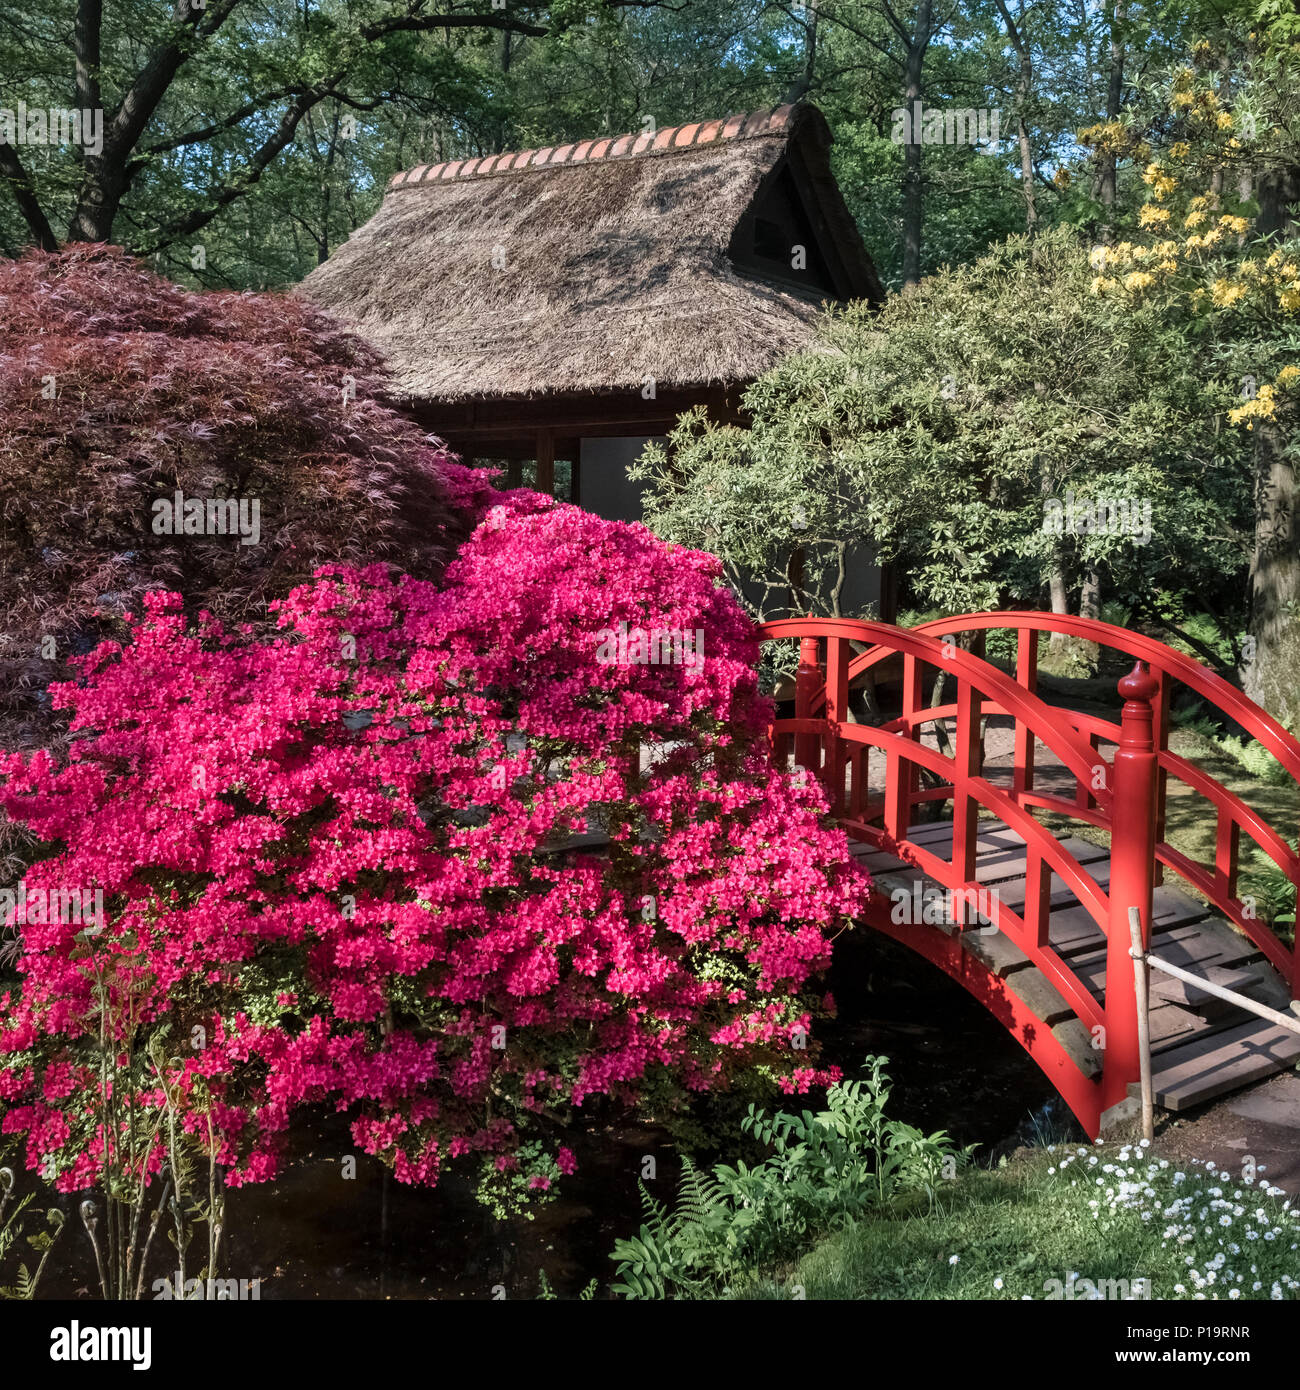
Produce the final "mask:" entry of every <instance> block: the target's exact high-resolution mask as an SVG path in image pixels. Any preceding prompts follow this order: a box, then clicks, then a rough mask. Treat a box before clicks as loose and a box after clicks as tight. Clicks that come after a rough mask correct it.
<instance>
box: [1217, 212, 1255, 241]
mask: <svg viewBox="0 0 1300 1390" xmlns="http://www.w3.org/2000/svg"><path fill="white" fill-rule="evenodd" d="M1219 226H1220V227H1227V229H1228V230H1229V231H1230V232H1236V233H1237V235H1238V236H1244V235H1245V234H1246V231H1247V229H1248V228H1249V227H1250V223H1249V222H1247V221H1246V219H1245V218H1244V217H1220V218H1219Z"/></svg>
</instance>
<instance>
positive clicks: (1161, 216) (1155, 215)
mask: <svg viewBox="0 0 1300 1390" xmlns="http://www.w3.org/2000/svg"><path fill="white" fill-rule="evenodd" d="M1168 222H1169V209H1168V208H1158V207H1156V206H1155V204H1154V203H1147V204H1145V205H1144V206H1143V208H1142V211H1141V212H1139V213H1138V226H1140V227H1164V226H1166V225H1167V224H1168Z"/></svg>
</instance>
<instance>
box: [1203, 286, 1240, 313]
mask: <svg viewBox="0 0 1300 1390" xmlns="http://www.w3.org/2000/svg"><path fill="white" fill-rule="evenodd" d="M1210 293H1211V295H1212V296H1213V298H1214V302H1215V303H1216V304H1218V305H1219V306H1220V307H1222V308H1224V309H1226V308H1228V307H1230V306H1231V305H1233V304H1235V303H1236V302H1237V301H1238V300H1239V299H1243V298H1245V295H1246V287H1245V285H1234V284H1233V283H1232V281H1231V280H1216V281H1215V282H1214V285H1213V286H1212V288H1211V290H1210Z"/></svg>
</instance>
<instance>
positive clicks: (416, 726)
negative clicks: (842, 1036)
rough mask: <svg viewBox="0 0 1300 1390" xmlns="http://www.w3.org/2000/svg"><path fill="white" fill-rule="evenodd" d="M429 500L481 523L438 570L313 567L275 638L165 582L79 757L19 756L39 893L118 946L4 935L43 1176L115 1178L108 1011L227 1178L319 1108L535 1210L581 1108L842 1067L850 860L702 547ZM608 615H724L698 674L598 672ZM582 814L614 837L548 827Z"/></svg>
mask: <svg viewBox="0 0 1300 1390" xmlns="http://www.w3.org/2000/svg"><path fill="white" fill-rule="evenodd" d="M447 487H448V491H449V493H453V494H455V495H456V497H457V498H458V500H459V503H461V504H464V505H477V506H478V507H479V508H480V509H484V510H485V514H484V518H483V520H482V522H481V523H480V524H479V526H478V528H477V530H476V531H475V532H474V533H473V535H472V536H471V538H470V539H469V541H468V542H467V543H466V544H465V546H464V547H463V548H462V551H461V553H460V555H459V557H458V558H457V559H456V560H455V561H454V562H453V564H452V565H451V566H450V567H449V569H448V571H447V573H446V576H445V581H444V583H443V584H442V585H441V586H434V585H432V584H430V583H426V582H421V581H417V580H413V579H410V578H399V579H395V578H393V577H391V576H390V574H389V572H388V570H387V569H386V568H385V567H383V566H378V565H376V566H373V567H370V568H347V567H326V568H325V569H322V570H321V571H319V573H318V574H317V576H316V578H315V580H314V581H313V582H312V583H309V584H306V585H304V586H302V587H300V588H298V589H297V590H295V591H294V592H293V593H292V594H291V595H290V596H289V598H288V599H287V600H284V601H282V602H280V603H279V604H278V605H277V618H278V625H279V631H278V635H276V636H274V637H272V638H270V639H269V640H261V639H258V638H257V637H256V635H255V634H254V635H252V636H250V635H249V634H247V633H245V634H242V635H241V634H238V633H236V634H231V633H229V632H226V631H225V630H223V628H222V627H221V626H220V624H218V623H217V621H216V620H215V619H212V618H210V617H205V618H204V620H203V621H202V622H201V623H200V624H199V625H198V626H197V627H194V628H191V627H188V626H187V623H186V620H185V618H184V616H183V613H182V610H181V604H180V599H179V598H178V597H177V596H176V595H173V594H170V593H163V592H155V593H152V594H150V595H148V596H147V599H146V602H145V606H144V613H143V616H142V617H140V618H138V619H137V620H135V621H134V622H133V624H132V628H131V635H130V640H129V642H125V643H121V644H119V643H115V642H107V643H104V644H102V645H101V646H100V647H99V648H97V649H96V650H95V651H94V652H93V653H92V654H91V655H90V656H89V657H87V658H85V660H84V662H83V663H82V678H81V680H80V681H79V682H75V683H73V682H70V683H65V684H63V685H61V686H59V687H57V688H56V691H55V698H56V700H57V701H58V703H59V705H60V706H61V707H63V708H65V709H67V710H68V711H70V712H71V728H72V730H73V735H74V741H73V743H72V745H71V750H70V753H69V756H68V759H67V760H66V765H59V764H58V763H57V762H56V760H55V758H54V757H53V755H52V754H50V753H49V752H45V751H41V752H37V753H35V754H31V755H18V754H13V755H7V756H0V807H3V809H4V810H5V811H6V812H7V813H8V814H9V815H10V816H12V817H14V818H15V819H18V820H21V821H23V822H25V823H26V824H28V825H29V826H30V827H32V829H33V830H34V831H35V832H36V833H37V834H38V835H39V836H40V838H41V840H42V842H43V843H44V845H45V846H46V857H44V858H42V859H41V860H40V861H39V862H38V863H36V864H35V865H33V866H32V868H31V869H30V871H29V872H28V874H27V877H26V887H27V890H28V892H29V894H30V893H31V892H32V891H33V890H36V889H43V890H58V889H59V888H60V887H66V886H69V885H78V886H90V887H93V888H96V889H101V890H102V892H103V901H104V905H105V912H104V923H103V926H102V929H101V930H99V931H98V933H97V934H93V933H92V934H91V935H88V936H87V935H79V934H78V933H79V932H80V931H81V928H80V927H79V926H78V925H77V924H75V923H69V922H66V921H51V922H45V923H34V922H32V921H30V920H29V921H28V922H27V923H26V925H24V926H22V927H21V929H20V930H21V957H20V961H19V972H20V975H19V983H18V984H17V985H16V986H15V987H13V988H12V989H11V991H10V992H9V994H8V996H7V999H5V998H0V1107H7V1108H5V1109H4V1118H3V1123H2V1125H0V1129H2V1130H3V1132H4V1133H6V1134H12V1135H21V1136H24V1138H25V1151H26V1160H27V1162H28V1164H29V1165H30V1166H31V1167H32V1168H33V1169H41V1170H43V1171H44V1172H45V1173H46V1175H47V1177H49V1178H51V1179H52V1180H54V1181H55V1182H56V1184H57V1186H58V1187H59V1188H60V1189H62V1190H64V1191H72V1190H77V1189H80V1188H83V1187H86V1186H88V1185H89V1184H91V1183H92V1182H93V1181H94V1180H95V1177H96V1173H97V1170H98V1167H99V1165H100V1164H101V1160H102V1155H103V1145H104V1134H103V1130H102V1127H100V1126H99V1125H98V1124H96V1123H95V1122H93V1120H88V1118H87V1117H88V1116H94V1115H96V1114H98V1109H97V1099H96V1096H97V1087H98V1085H99V1081H98V1076H99V1072H98V1063H97V1061H96V1056H97V1052H96V1043H97V1039H98V1036H99V1029H100V1026H101V1022H105V1023H106V1026H107V1027H108V1030H109V1035H110V1039H111V1044H112V1050H113V1052H114V1053H115V1055H119V1056H122V1055H125V1053H126V1051H127V1049H128V1048H131V1049H132V1050H134V1051H135V1052H139V1051H140V1049H141V1047H142V1046H143V1045H145V1044H147V1043H148V1042H149V1041H150V1040H151V1039H157V1038H159V1037H162V1038H163V1039H165V1041H166V1046H165V1047H164V1048H163V1049H162V1051H161V1052H160V1053H158V1055H160V1056H163V1055H165V1056H166V1057H167V1058H168V1060H167V1061H166V1063H165V1065H164V1071H165V1072H166V1080H167V1085H168V1087H169V1090H170V1093H171V1094H172V1095H173V1096H174V1097H176V1098H178V1100H177V1102H176V1103H177V1104H178V1105H179V1109H180V1113H181V1114H182V1115H183V1117H184V1118H183V1124H184V1128H185V1129H187V1130H189V1131H190V1132H191V1133H192V1134H193V1135H195V1136H198V1137H199V1138H200V1139H203V1140H206V1136H207V1134H208V1133H209V1126H210V1127H211V1133H212V1135H213V1137H214V1141H215V1147H216V1158H217V1161H218V1162H219V1163H220V1164H222V1165H224V1166H225V1167H226V1168H227V1170H228V1180H229V1181H230V1182H232V1183H240V1182H247V1181H258V1180H263V1179H267V1178H270V1177H272V1176H273V1175H274V1174H275V1173H276V1171H277V1163H278V1162H279V1160H280V1154H281V1152H282V1144H283V1139H284V1137H285V1134H286V1131H287V1129H288V1126H289V1124H290V1121H291V1119H292V1117H293V1116H294V1114H295V1112H297V1111H299V1110H300V1109H301V1108H302V1107H305V1106H309V1105H317V1104H326V1105H330V1106H333V1107H335V1108H336V1109H337V1110H339V1111H341V1112H345V1113H346V1114H347V1115H348V1116H349V1117H350V1119H351V1129H352V1135H353V1137H354V1139H355V1142H356V1143H357V1145H358V1146H359V1147H360V1148H361V1149H363V1150H365V1151H366V1152H367V1153H370V1154H374V1155H377V1156H379V1157H380V1158H382V1159H383V1160H384V1161H385V1162H387V1163H389V1164H391V1166H392V1168H393V1170H394V1172H395V1174H396V1176H397V1177H398V1178H399V1179H400V1180H402V1181H404V1182H410V1183H425V1184H433V1183H435V1182H436V1181H437V1180H438V1176H439V1174H440V1172H441V1171H442V1170H443V1169H444V1167H446V1166H447V1165H448V1164H450V1163H453V1162H456V1161H458V1160H465V1161H466V1162H470V1163H474V1164H477V1165H479V1166H480V1167H481V1168H483V1169H484V1170H486V1171H487V1172H488V1173H489V1174H490V1175H498V1176H500V1175H506V1176H509V1175H511V1174H513V1175H514V1176H515V1177H516V1179H517V1180H518V1181H519V1182H521V1183H522V1184H523V1185H526V1187H527V1188H528V1189H529V1190H530V1191H533V1192H536V1193H544V1192H546V1191H547V1190H548V1189H549V1188H550V1187H551V1186H552V1184H553V1182H554V1181H555V1180H556V1179H558V1178H560V1177H561V1176H562V1175H563V1174H564V1173H566V1172H569V1171H572V1167H573V1161H574V1160H573V1155H572V1153H571V1151H570V1150H569V1149H567V1148H565V1147H563V1146H562V1145H558V1144H557V1143H556V1142H555V1140H554V1137H553V1136H554V1135H555V1134H556V1132H557V1123H556V1122H559V1123H560V1124H563V1123H567V1122H569V1121H571V1120H572V1118H573V1114H574V1112H575V1110H578V1109H580V1108H582V1107H583V1106H584V1105H589V1104H594V1103H599V1104H603V1103H605V1099H606V1098H608V1099H609V1100H612V1101H616V1102H619V1103H622V1104H628V1105H632V1104H637V1103H638V1102H639V1103H641V1104H643V1105H653V1106H655V1107H658V1108H659V1109H660V1110H664V1109H668V1110H671V1109H673V1108H674V1107H677V1108H680V1107H681V1106H682V1105H684V1103H685V1102H686V1101H687V1100H688V1099H689V1097H690V1096H691V1095H692V1093H703V1092H708V1091H713V1090H718V1089H725V1088H730V1087H733V1086H734V1085H736V1084H737V1082H738V1080H739V1079H744V1080H746V1081H749V1080H752V1079H753V1078H754V1077H755V1076H760V1075H761V1076H765V1077H767V1078H769V1079H770V1080H771V1082H772V1083H774V1084H775V1085H777V1086H779V1087H781V1088H782V1089H784V1090H785V1091H787V1092H795V1091H804V1090H806V1089H807V1088H808V1087H810V1086H812V1085H815V1084H824V1083H826V1082H827V1081H829V1080H832V1079H834V1078H835V1076H836V1073H835V1071H834V1070H833V1069H827V1068H822V1067H819V1066H818V1064H817V1060H816V1049H815V1047H814V1046H813V1045H812V1044H811V1043H808V1044H805V1039H806V1038H807V1035H808V1032H809V1029H810V1027H811V1023H812V1018H813V1015H814V1013H816V1012H817V1011H818V1010H819V1009H820V1008H821V1007H822V1001H820V1000H818V999H817V997H816V995H815V994H814V993H813V992H811V990H810V985H811V981H812V979H813V977H814V976H815V975H816V974H817V972H819V971H821V970H823V969H824V968H825V967H826V965H827V964H828V961H829V950H830V948H829V934H830V933H831V932H832V931H834V930H836V929H838V928H839V927H840V926H841V925H842V924H843V923H844V922H845V920H846V919H848V918H850V917H852V916H853V915H855V914H856V913H857V912H858V911H859V910H860V909H861V906H862V902H863V898H864V895H865V892H866V890H867V880H866V879H865V877H864V876H863V875H862V874H861V873H860V871H858V870H857V869H856V868H854V867H853V866H852V862H851V861H850V860H849V859H848V856H847V854H846V853H845V848H846V847H845V844H844V840H843V836H842V833H841V832H839V831H838V830H835V829H833V828H829V825H828V822H827V819H826V807H825V803H824V800H823V798H822V795H821V792H820V789H819V788H817V787H816V785H815V783H814V784H810V785H807V786H804V785H802V782H801V780H800V779H798V778H796V777H792V776H790V775H788V774H786V773H785V772H781V771H778V770H776V769H775V768H774V766H773V765H772V762H771V760H770V756H769V750H768V747H767V743H766V740H765V737H764V730H765V725H766V721H767V719H768V717H769V714H770V709H769V706H768V704H767V702H766V701H765V700H764V698H762V697H761V696H760V694H759V692H758V687H757V679H756V675H755V662H756V657H757V647H756V641H755V635H754V631H753V628H752V626H751V624H750V623H749V621H748V619H747V618H746V617H745V616H744V615H743V613H742V612H741V610H740V608H739V607H738V605H737V604H736V602H735V601H734V600H733V598H732V597H731V595H730V594H729V592H728V591H726V590H725V589H723V588H720V587H719V586H718V578H719V572H720V567H719V564H718V562H717V561H716V560H715V559H714V558H713V557H711V556H707V555H704V554H700V553H696V552H691V551H683V550H680V549H673V548H672V547H669V546H666V545H664V544H663V543H661V542H660V541H658V540H656V539H655V538H654V537H653V536H652V535H651V534H650V532H648V531H647V530H645V529H644V528H643V527H639V526H629V525H624V524H622V523H615V522H608V521H602V520H600V519H599V518H596V517H594V516H590V515H588V514H585V513H583V512H581V511H579V510H578V509H576V508H573V507H569V506H560V505H556V504H554V503H552V502H551V501H550V500H549V499H542V498H539V497H537V496H535V495H533V494H528V493H510V494H487V493H486V491H485V489H484V488H483V483H482V475H473V474H471V473H470V472H469V470H457V469H455V468H454V467H451V468H449V470H448V482H447ZM493 503H494V505H486V504H493ZM621 622H626V623H627V624H628V625H629V627H636V626H640V627H642V628H646V629H649V628H653V627H658V628H665V629H679V630H685V631H691V632H693V631H695V630H703V632H704V634H705V649H704V660H703V661H702V662H701V663H699V664H697V665H694V666H688V665H677V666H673V665H652V664H644V665H623V666H620V665H618V664H614V663H610V662H608V661H605V662H602V661H600V660H598V659H597V653H598V649H599V641H598V634H599V632H600V630H601V629H607V628H610V627H613V628H617V627H618V625H619V624H620V623H621ZM588 830H590V831H600V832H601V833H602V834H603V835H605V836H607V838H608V843H607V845H606V846H605V847H603V848H601V847H599V846H598V847H596V848H594V849H593V848H585V849H584V848H582V847H581V846H579V847H576V848H575V847H572V846H570V847H565V845H564V841H565V839H566V837H567V838H572V837H573V836H575V835H580V834H581V833H582V832H584V831H588ZM97 979H100V980H102V981H103V982H104V983H103V993H102V995H100V996H97V994H96V980H97ZM0 988H2V986H0ZM97 998H103V999H106V1001H107V1004H106V1007H105V1008H103V1009H102V1010H101V1008H100V1006H99V1005H98V1004H97ZM825 1002H826V1003H828V1002H829V1001H825ZM161 1101H162V1090H161V1087H159V1089H157V1090H156V1091H154V1092H153V1093H150V1092H149V1091H146V1092H145V1093H144V1094H143V1097H142V1099H141V1101H140V1102H139V1103H140V1104H142V1105H144V1106H146V1107H147V1106H150V1105H153V1106H156V1105H158V1104H160V1103H161ZM162 1156H163V1155H162V1149H161V1145H160V1144H159V1145H155V1146H154V1148H153V1149H152V1150H151V1152H150V1153H149V1154H148V1155H145V1156H141V1158H140V1159H139V1161H140V1162H141V1163H143V1164H144V1165H145V1166H146V1167H148V1168H150V1169H156V1168H157V1167H158V1165H159V1164H160V1163H161V1161H162Z"/></svg>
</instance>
